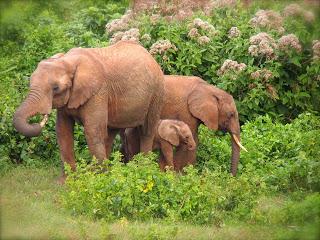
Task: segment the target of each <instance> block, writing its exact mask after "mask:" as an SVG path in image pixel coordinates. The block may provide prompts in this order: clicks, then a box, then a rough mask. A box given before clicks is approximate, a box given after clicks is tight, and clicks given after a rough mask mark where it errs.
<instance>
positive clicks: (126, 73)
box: [13, 41, 164, 169]
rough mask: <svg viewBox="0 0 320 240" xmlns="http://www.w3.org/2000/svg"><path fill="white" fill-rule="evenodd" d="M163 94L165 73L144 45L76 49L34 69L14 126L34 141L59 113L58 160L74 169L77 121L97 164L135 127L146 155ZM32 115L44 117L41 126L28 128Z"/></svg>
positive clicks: (126, 44) (44, 62) (31, 125)
mask: <svg viewBox="0 0 320 240" xmlns="http://www.w3.org/2000/svg"><path fill="white" fill-rule="evenodd" d="M163 93H164V86H163V73H162V71H161V69H160V67H159V65H158V64H157V62H156V61H155V60H154V59H153V57H152V56H151V55H150V54H149V53H148V51H147V50H145V49H144V48H143V47H142V46H140V45H138V44H135V43H132V42H126V41H121V42H118V43H117V44H114V45H112V46H109V47H106V48H91V49H90V48H74V49H71V50H70V51H69V52H67V53H66V54H57V55H55V56H54V57H52V58H49V59H46V60H43V61H41V62H40V63H39V64H38V67H37V69H36V70H35V71H34V73H33V74H32V76H31V83H30V91H29V94H28V96H27V98H26V99H25V100H24V101H23V102H22V104H21V105H20V106H19V108H18V109H17V111H16V113H15V115H14V119H13V123H14V126H15V128H16V129H17V130H18V131H19V132H20V133H22V134H23V135H25V136H29V137H33V136H38V135H39V134H40V133H41V129H42V127H43V126H44V124H45V120H46V116H47V114H49V113H50V112H51V110H52V108H57V122H56V133H57V139H58V144H59V147H60V155H61V159H62V161H63V163H68V164H69V165H70V166H71V168H72V169H75V157H74V152H73V127H74V122H75V121H77V122H79V123H81V124H83V126H84V132H85V137H86V141H87V144H88V147H89V150H90V152H91V153H92V154H93V155H94V156H95V157H97V159H99V160H103V159H105V158H106V157H107V156H108V154H109V153H110V151H111V145H112V142H113V139H114V137H115V135H116V133H117V131H118V129H121V128H127V127H138V129H139V134H140V135H141V136H142V137H141V138H140V143H141V144H140V151H142V152H148V151H151V150H152V144H153V138H154V134H155V128H156V124H157V122H158V121H159V118H160V111H161V109H162V105H163V100H162V99H163ZM36 114H42V115H45V119H44V121H42V122H41V123H40V124H29V123H28V119H29V118H30V117H32V116H34V115H36ZM107 129H108V130H107Z"/></svg>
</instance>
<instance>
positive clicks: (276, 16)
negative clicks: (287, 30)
mask: <svg viewBox="0 0 320 240" xmlns="http://www.w3.org/2000/svg"><path fill="white" fill-rule="evenodd" d="M250 24H252V26H254V27H259V28H265V29H268V30H272V29H275V30H277V31H278V32H279V33H283V32H284V28H283V26H282V25H283V19H282V17H281V16H280V13H278V12H274V11H272V10H259V11H258V12H257V13H256V14H255V16H254V17H253V18H252V19H251V20H250Z"/></svg>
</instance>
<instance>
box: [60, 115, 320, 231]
mask: <svg viewBox="0 0 320 240" xmlns="http://www.w3.org/2000/svg"><path fill="white" fill-rule="evenodd" d="M319 120H320V119H319V117H317V116H314V115H311V114H304V115H301V116H299V117H298V118H297V119H296V120H295V121H294V122H293V123H292V124H287V125H283V124H280V123H273V122H272V121H271V119H270V117H268V116H266V117H260V118H258V119H256V120H255V121H252V122H248V123H247V124H245V125H244V127H243V133H244V134H243V142H244V144H246V146H247V148H248V150H249V152H248V153H243V154H242V156H241V166H240V172H239V175H238V176H237V177H236V178H234V177H231V176H230V174H229V156H227V155H228V154H226V153H225V152H228V149H226V148H229V147H228V146H227V145H228V142H229V138H228V137H224V138H217V137H215V136H213V133H212V132H210V131H209V130H207V129H205V128H202V129H201V131H200V149H199V151H198V161H199V163H198V166H197V167H196V168H194V167H191V166H190V167H188V168H187V169H186V170H185V174H182V175H180V174H175V173H173V172H171V171H169V172H166V173H164V172H160V170H159V168H158V166H157V163H156V161H155V159H156V157H155V155H151V156H143V155H138V156H136V157H135V159H134V160H133V161H132V162H129V163H128V164H127V165H124V164H123V163H121V162H120V160H121V156H119V154H115V155H114V156H113V160H112V161H106V162H105V164H104V167H99V166H96V164H94V163H93V164H89V165H87V163H86V162H84V163H82V164H80V166H79V167H78V169H77V171H76V172H74V173H72V172H70V171H69V177H68V180H67V191H66V193H65V195H64V197H63V199H64V204H65V205H66V207H68V208H69V209H72V210H73V211H74V212H75V213H77V214H86V215H89V216H92V217H98V218H105V219H108V220H114V219H119V218H128V219H138V220H146V219H153V218H161V219H162V218H164V219H167V220H174V221H187V222H192V223H198V224H203V223H214V224H216V225H220V224H222V223H223V222H224V221H226V220H228V219H247V220H249V219H250V218H251V217H252V214H253V212H254V208H255V206H256V204H257V202H258V200H259V197H260V196H262V195H263V194H272V193H277V192H282V191H285V192H287V191H297V190H299V191H310V190H312V191H318V190H319V189H320V188H319V186H320V182H319V178H318V176H319V173H320V159H319V150H320V149H319V147H318V146H317V144H316V138H317V136H318V135H319V133H320V125H319V122H320V121H319ZM292 139H295V141H292ZM92 169H95V170H92ZM310 206H311V207H312V204H310ZM284 211H285V210H284ZM297 216H298V215H297ZM302 218H304V217H302Z"/></svg>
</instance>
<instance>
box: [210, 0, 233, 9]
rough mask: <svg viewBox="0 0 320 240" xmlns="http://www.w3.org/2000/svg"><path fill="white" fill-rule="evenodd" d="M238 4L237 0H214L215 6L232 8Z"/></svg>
mask: <svg viewBox="0 0 320 240" xmlns="http://www.w3.org/2000/svg"><path fill="white" fill-rule="evenodd" d="M236 4H237V1H236V0H214V1H212V5H213V7H214V8H231V7H234V6H235V5H236Z"/></svg>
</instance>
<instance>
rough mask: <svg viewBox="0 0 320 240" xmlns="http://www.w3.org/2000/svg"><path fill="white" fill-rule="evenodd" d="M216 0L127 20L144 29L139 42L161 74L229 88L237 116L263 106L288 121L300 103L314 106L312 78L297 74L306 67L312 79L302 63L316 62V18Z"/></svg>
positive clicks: (316, 107) (245, 116)
mask: <svg viewBox="0 0 320 240" xmlns="http://www.w3.org/2000/svg"><path fill="white" fill-rule="evenodd" d="M220 2H221V3H222V1H213V2H212V4H211V5H210V7H209V5H207V6H206V7H208V8H210V11H209V13H208V12H205V15H204V14H201V13H196V14H195V13H194V14H193V15H192V16H188V17H186V18H183V19H175V18H174V17H173V18H168V17H170V15H168V14H167V13H166V14H164V13H162V12H161V10H159V11H158V10H157V9H155V10H153V12H152V13H151V14H146V15H144V14H140V15H139V14H137V15H136V16H135V18H133V19H131V20H130V21H129V26H130V27H134V28H138V29H139V32H140V35H141V36H143V35H144V36H145V37H144V38H140V39H139V41H140V43H141V44H142V45H143V46H145V47H146V48H147V49H149V51H150V52H151V53H152V54H153V55H154V57H155V58H156V59H157V61H158V63H159V64H160V65H161V67H162V69H163V70H164V72H165V73H166V74H181V75H196V76H200V77H202V78H203V79H205V80H206V81H208V82H209V83H211V84H215V85H217V86H218V87H220V88H223V89H225V90H226V91H228V92H230V93H231V94H232V95H233V96H234V98H235V99H236V101H237V106H238V108H239V112H240V118H241V121H243V122H244V121H246V120H248V119H253V118H255V117H256V116H258V115H259V114H264V113H269V114H271V115H272V116H276V115H277V116H282V117H283V118H284V119H286V120H291V119H293V118H294V117H296V116H297V115H298V114H299V113H301V112H303V111H304V110H319V105H317V104H316V102H317V101H314V99H315V98H316V96H317V94H319V81H313V82H312V83H311V79H310V80H309V81H308V82H309V83H308V84H305V83H303V82H301V81H300V80H299V78H300V77H302V76H306V75H305V74H306V73H307V71H308V76H310V74H311V72H313V73H314V74H316V75H315V76H312V77H311V78H312V79H317V76H318V75H317V73H315V71H310V70H308V68H309V67H311V64H312V65H317V63H313V62H312V59H317V56H318V55H319V53H318V52H319V51H318V43H317V40H315V38H314V37H312V36H313V35H315V34H316V29H317V26H318V27H319V22H317V21H314V22H313V25H312V26H311V25H309V23H308V22H307V21H305V19H304V18H303V19H302V18H299V19H294V20H292V19H290V17H291V16H293V15H292V14H291V15H290V14H289V13H288V11H289V10H288V9H290V7H287V8H286V6H282V7H281V8H278V9H277V11H276V10H274V9H267V8H265V9H264V10H258V9H256V8H251V9H250V8H249V11H248V9H245V10H244V9H243V8H241V7H240V6H239V5H236V4H235V5H234V2H232V1H223V2H224V3H225V4H226V5H224V6H222V5H221V4H220ZM227 3H228V4H227ZM227 5H228V7H226V6H227ZM230 6H233V7H230ZM301 9H302V10H301V11H306V10H304V9H303V8H302V7H301ZM172 11H175V10H172ZM285 12H286V13H285ZM162 14H164V16H162ZM168 24H170V27H167V26H168ZM315 36H316V35H315ZM312 41H314V44H313V45H312ZM311 52H312V53H313V54H310V53H311ZM227 59H229V60H232V61H234V62H229V61H227V62H225V61H226V60H227ZM235 62H236V63H235ZM228 64H231V65H228ZM232 64H233V65H232ZM236 64H241V65H239V66H238V67H236V66H237V65H236ZM244 66H246V67H244ZM313 68H316V67H313ZM228 69H232V71H228ZM258 74H260V75H259V76H258Z"/></svg>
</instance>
